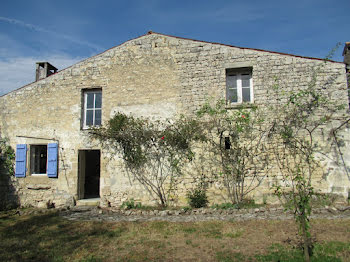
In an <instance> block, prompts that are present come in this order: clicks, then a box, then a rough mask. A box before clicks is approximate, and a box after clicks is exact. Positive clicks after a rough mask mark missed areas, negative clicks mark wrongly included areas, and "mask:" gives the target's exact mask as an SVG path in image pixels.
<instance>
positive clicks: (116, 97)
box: [0, 34, 348, 206]
mask: <svg viewBox="0 0 350 262" xmlns="http://www.w3.org/2000/svg"><path fill="white" fill-rule="evenodd" d="M247 65H249V66H252V67H253V85H254V99H255V103H256V104H257V105H262V106H264V105H269V104H271V103H274V102H275V97H273V96H272V95H271V92H269V89H271V88H272V86H273V85H275V84H276V81H277V82H278V84H279V85H280V86H281V87H282V88H283V89H284V90H286V91H290V90H297V89H299V88H303V87H304V86H306V85H307V83H308V81H310V80H311V76H312V73H311V71H312V69H313V68H315V66H321V65H322V72H321V71H320V72H319V73H318V79H319V82H318V85H319V86H324V89H322V88H321V90H322V92H325V93H326V94H327V95H328V96H329V99H330V100H331V101H338V102H340V103H343V102H344V104H347V103H348V98H347V89H346V78H345V70H344V65H343V64H341V63H332V62H328V63H326V64H325V63H324V62H322V61H319V60H312V59H306V58H299V57H293V56H289V55H282V54H276V53H270V52H263V51H256V50H250V49H240V48H236V47H229V46H224V45H217V44H210V43H204V42H199V41H192V40H184V39H179V38H173V37H167V36H162V35H157V34H151V35H147V36H143V37H140V38H138V39H135V40H131V41H128V42H126V43H125V44H123V45H121V46H119V47H115V48H112V49H110V50H108V51H106V52H104V53H102V54H100V55H98V56H95V57H92V58H89V59H87V60H85V61H83V62H80V63H78V64H76V65H74V66H72V67H70V68H68V69H65V70H63V71H61V72H59V73H57V74H55V75H52V76H50V77H48V78H46V79H43V80H40V81H38V82H36V83H33V84H30V85H28V86H27V87H24V88H22V89H19V90H17V91H14V92H12V93H9V94H8V95H5V96H3V97H0V110H1V112H2V113H1V115H0V116H1V119H0V128H1V131H2V136H6V137H8V138H9V139H10V141H11V145H12V146H13V147H14V148H15V145H16V144H19V143H26V144H38V143H48V142H52V141H51V140H42V139H38V138H53V139H56V140H58V141H59V175H58V179H49V178H47V177H31V176H27V177H26V178H22V179H21V178H18V179H14V180H15V183H17V190H18V194H19V196H20V200H21V201H22V204H24V205H26V204H32V205H38V204H39V203H42V202H43V201H44V202H45V201H47V200H50V201H52V202H55V204H56V206H59V205H65V204H67V203H68V204H71V203H72V201H73V200H72V198H73V197H74V198H76V197H77V181H78V150H79V149H91V148H98V147H99V146H98V145H97V144H96V143H94V142H93V141H91V140H90V139H89V138H88V136H87V131H86V130H81V115H82V105H81V103H82V90H83V89H90V88H102V97H103V98H102V100H103V102H102V104H103V108H102V114H103V115H102V119H103V120H102V121H107V120H108V119H109V118H110V117H112V116H113V115H114V114H115V113H116V112H117V111H123V112H127V113H129V112H131V113H133V114H135V115H138V116H141V115H142V116H147V117H152V118H154V119H158V118H172V117H174V116H175V115H177V114H180V113H186V114H188V113H190V114H191V113H193V112H195V111H196V110H197V109H199V107H200V106H201V105H202V104H203V103H204V102H205V101H206V99H208V98H209V97H214V98H224V97H225V85H226V73H225V69H226V68H231V67H239V66H247ZM333 76H334V79H335V80H334V84H333V85H332V88H331V89H330V88H329V87H328V86H326V84H325V83H326V82H327V81H329V79H330V78H333ZM276 79H277V80H276ZM344 113H345V111H344ZM19 136H26V137H19ZM28 137H35V138H28ZM108 156H109V154H108V152H103V157H102V158H101V159H102V160H101V161H102V162H101V167H102V169H101V194H102V195H103V197H104V199H105V201H109V202H110V203H112V204H113V205H118V204H121V202H122V201H125V200H126V199H127V198H129V197H130V195H131V196H134V198H135V199H143V200H145V199H146V200H147V197H146V196H145V194H144V190H143V189H142V188H141V187H140V186H138V185H135V184H134V185H131V184H130V181H129V179H128V178H127V176H126V175H125V174H123V172H122V163H121V161H120V160H118V158H116V159H115V160H114V161H109V160H108ZM338 176H340V175H339V174H338ZM329 179H331V178H329ZM331 180H332V179H331ZM333 180H334V181H331V182H329V183H328V184H327V188H325V190H328V191H331V190H332V187H334V185H335V186H340V185H342V187H341V188H340V189H339V190H340V191H342V192H343V191H344V192H343V193H345V191H346V187H348V185H346V186H344V181H343V179H341V181H342V182H340V185H338V184H339V183H338V182H339V181H338V179H334V178H333ZM347 183H348V182H347ZM30 188H31V189H30ZM42 188H44V189H42ZM146 200H145V201H146Z"/></svg>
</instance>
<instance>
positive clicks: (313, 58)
mask: <svg viewBox="0 0 350 262" xmlns="http://www.w3.org/2000/svg"><path fill="white" fill-rule="evenodd" d="M152 34H155V35H161V36H166V37H171V38H176V39H182V40H189V41H194V42H199V43H206V44H214V45H221V46H227V47H234V48H239V49H242V50H253V51H260V52H266V53H272V54H279V55H287V56H292V57H298V58H304V59H311V60H318V61H326V62H331V63H338V64H344V62H338V61H333V60H329V59H322V58H316V57H308V56H299V55H293V54H288V53H282V52H276V51H269V50H264V49H257V48H250V47H240V46H234V45H228V44H223V43H217V42H209V41H203V40H197V39H192V38H185V37H180V36H173V35H168V34H163V33H158V32H154V31H148V32H147V33H146V34H143V35H141V36H138V37H134V38H131V39H129V40H126V41H124V42H122V43H121V44H119V45H115V46H113V47H111V48H108V49H106V50H105V51H103V52H101V53H98V54H96V55H93V56H91V57H87V58H85V59H83V60H81V61H79V62H77V63H75V64H73V65H71V66H69V67H66V68H63V69H62V70H60V71H58V72H57V73H54V74H52V75H50V76H48V77H46V78H43V79H40V80H38V81H33V82H31V83H28V84H26V85H24V86H22V87H19V88H17V89H15V90H12V91H10V92H8V93H6V94H3V95H1V96H0V98H1V97H4V96H6V95H8V94H11V93H13V92H16V91H18V90H20V89H23V88H25V87H27V86H29V85H31V84H33V83H37V82H40V81H42V80H45V79H47V78H49V77H51V76H54V75H56V74H59V73H61V72H63V71H65V70H67V69H69V68H71V67H73V66H75V65H77V64H80V63H83V62H84V61H86V60H88V59H91V58H93V57H96V56H99V55H102V54H104V53H106V52H108V51H109V50H111V49H113V48H116V47H119V46H122V45H124V44H126V43H128V42H131V41H134V40H136V39H139V38H142V37H144V36H147V35H152Z"/></svg>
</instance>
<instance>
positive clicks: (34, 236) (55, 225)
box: [0, 213, 121, 261]
mask: <svg viewBox="0 0 350 262" xmlns="http://www.w3.org/2000/svg"><path fill="white" fill-rule="evenodd" d="M1 220H2V218H1ZM5 220H6V221H4V220H3V223H1V224H0V239H1V241H0V261H64V259H63V258H64V257H68V256H70V255H72V254H73V253H78V252H79V251H81V250H90V249H91V248H93V242H94V241H89V240H88V239H89V238H91V237H93V238H94V239H96V238H99V237H101V236H102V237H107V238H108V237H109V234H113V235H111V237H118V234H121V231H120V232H119V231H118V232H115V233H113V232H112V233H111V231H109V230H108V229H106V228H103V224H98V223H89V224H86V223H85V224H81V223H79V222H72V221H67V220H63V219H62V218H60V217H58V216H57V214H55V213H52V214H45V215H36V216H30V217H28V218H21V217H17V216H16V217H15V216H13V217H12V219H9V218H8V217H5ZM96 240H97V239H96Z"/></svg>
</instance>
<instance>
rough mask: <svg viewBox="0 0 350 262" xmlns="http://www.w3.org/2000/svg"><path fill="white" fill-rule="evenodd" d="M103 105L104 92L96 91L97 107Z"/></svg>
mask: <svg viewBox="0 0 350 262" xmlns="http://www.w3.org/2000/svg"><path fill="white" fill-rule="evenodd" d="M101 105H102V94H101V93H100V92H98V93H96V100H95V108H101Z"/></svg>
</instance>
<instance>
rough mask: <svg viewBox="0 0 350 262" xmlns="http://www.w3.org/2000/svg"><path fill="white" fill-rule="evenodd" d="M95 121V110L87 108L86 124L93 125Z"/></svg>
mask: <svg viewBox="0 0 350 262" xmlns="http://www.w3.org/2000/svg"><path fill="white" fill-rule="evenodd" d="M93 123H94V111H93V110H86V123H85V124H86V125H87V126H92V125H93Z"/></svg>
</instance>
